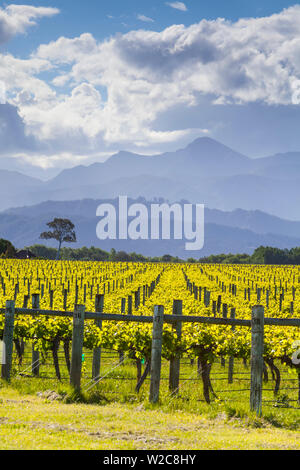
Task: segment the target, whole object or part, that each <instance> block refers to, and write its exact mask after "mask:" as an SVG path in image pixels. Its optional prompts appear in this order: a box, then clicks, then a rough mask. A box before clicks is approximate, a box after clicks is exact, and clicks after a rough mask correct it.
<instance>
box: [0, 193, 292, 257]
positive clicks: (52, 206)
mask: <svg viewBox="0 0 300 470" xmlns="http://www.w3.org/2000/svg"><path fill="white" fill-rule="evenodd" d="M103 202H105V203H109V204H113V205H114V206H115V207H117V205H118V200H116V199H115V200H113V199H109V200H93V199H84V200H78V201H66V202H57V201H48V202H44V203H41V204H38V205H35V206H28V207H21V208H17V209H9V210H7V211H4V212H2V213H0V233H1V236H2V237H3V238H6V239H9V240H11V241H12V242H13V244H14V245H15V246H16V247H18V248H21V247H24V246H30V245H32V244H36V243H42V241H41V240H40V239H39V235H40V233H41V232H43V231H45V230H46V228H47V227H46V223H47V222H49V221H50V220H52V219H53V218H54V217H61V218H70V219H71V220H72V222H73V223H74V224H75V227H76V233H77V243H72V244H71V245H70V246H71V247H74V248H76V247H81V246H96V247H99V248H102V249H104V250H106V251H110V250H111V249H112V248H115V249H116V250H117V251H120V250H124V251H127V252H134V251H135V252H137V253H142V254H144V255H147V256H161V255H164V254H167V253H168V254H171V255H173V256H179V257H180V258H183V259H186V258H188V257H195V258H199V257H202V256H207V255H210V254H212V253H213V254H219V253H237V252H238V253H249V254H251V253H252V252H253V251H254V249H255V248H257V247H258V246H260V245H264V246H275V247H278V248H292V247H294V246H300V222H292V221H286V220H283V219H280V218H278V217H274V216H270V215H268V214H265V213H263V212H260V211H253V212H250V211H244V210H236V211H233V212H223V211H219V210H216V209H208V208H207V209H205V244H204V248H203V249H202V250H201V251H198V252H194V251H186V250H185V247H184V243H185V241H184V240H183V241H181V240H99V239H98V238H97V236H96V226H97V223H98V221H99V220H100V219H99V218H98V217H96V209H97V207H98V205H99V204H101V203H103ZM133 202H139V203H143V204H145V205H146V206H147V207H148V208H149V206H150V204H151V201H150V202H149V201H146V200H145V199H143V198H139V199H138V200H130V199H129V200H128V205H130V204H132V203H133ZM160 202H161V201H160ZM149 213H150V210H149ZM149 226H150V223H149ZM43 243H44V242H43ZM46 243H47V245H49V246H56V244H55V242H51V241H47V242H46Z"/></svg>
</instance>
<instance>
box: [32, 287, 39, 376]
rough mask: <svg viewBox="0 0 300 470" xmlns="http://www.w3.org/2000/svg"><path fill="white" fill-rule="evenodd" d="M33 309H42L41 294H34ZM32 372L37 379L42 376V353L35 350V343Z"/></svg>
mask: <svg viewBox="0 0 300 470" xmlns="http://www.w3.org/2000/svg"><path fill="white" fill-rule="evenodd" d="M32 308H33V309H35V310H38V309H39V308H40V296H39V294H32ZM31 371H32V373H33V375H34V376H35V377H38V376H39V374H40V353H39V351H36V350H35V342H33V343H32V362H31Z"/></svg>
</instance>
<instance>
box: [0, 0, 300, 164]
mask: <svg viewBox="0 0 300 470" xmlns="http://www.w3.org/2000/svg"><path fill="white" fill-rule="evenodd" d="M299 57H300V2H296V1H281V0H272V1H271V0H268V1H266V0H265V1H251V2H250V1H249V0H226V1H224V0H210V1H209V2H204V1H200V0H186V1H184V2H178V1H176V0H175V1H172V0H170V1H169V2H166V1H159V0H147V1H145V0H140V1H137V0H126V1H117V0H110V1H102V0H101V1H99V0H87V1H85V2H83V1H82V0H80V1H79V0H57V1H56V2H55V1H49V0H46V1H26V0H23V1H14V2H0V103H1V104H0V140H1V146H0V156H1V155H2V158H4V157H5V159H6V160H5V161H6V162H7V158H11V161H13V162H16V161H19V160H22V161H23V162H26V163H30V164H33V165H36V166H39V167H42V168H62V167H66V166H72V165H75V164H79V163H83V164H88V163H91V162H93V161H98V160H101V159H105V158H107V156H109V155H111V154H112V153H114V152H115V151H118V150H120V149H126V150H131V151H135V152H139V153H145V154H150V153H159V152H163V151H166V150H175V149H177V148H180V147H183V146H184V145H186V144H188V143H189V142H190V141H191V140H193V139H194V138H197V137H199V136H210V137H212V138H215V139H217V140H220V141H221V142H223V143H224V144H226V145H229V146H231V147H232V148H234V149H236V150H238V151H240V152H242V153H245V154H246V155H249V156H253V157H257V156H265V155H270V154H274V153H277V152H285V151H297V150H298V151H300V137H299V132H298V126H297V123H298V122H299V118H300V111H299V109H300V104H299V103H300V61H299ZM1 90H2V91H1ZM1 93H2V100H1ZM3 161H4V160H3ZM0 166H1V161H0Z"/></svg>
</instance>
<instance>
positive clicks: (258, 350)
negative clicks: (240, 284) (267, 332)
mask: <svg viewBox="0 0 300 470" xmlns="http://www.w3.org/2000/svg"><path fill="white" fill-rule="evenodd" d="M263 351H264V307H263V306H261V305H256V306H255V307H252V317H251V390H250V409H251V411H255V412H256V414H257V416H261V414H262V378H263V367H264V360H263Z"/></svg>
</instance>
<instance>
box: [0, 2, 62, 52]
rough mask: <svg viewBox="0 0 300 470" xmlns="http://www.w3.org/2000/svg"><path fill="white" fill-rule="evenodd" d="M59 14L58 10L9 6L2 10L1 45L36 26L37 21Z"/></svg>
mask: <svg viewBox="0 0 300 470" xmlns="http://www.w3.org/2000/svg"><path fill="white" fill-rule="evenodd" d="M57 13H59V10H58V9H57V8H47V7H34V6H30V5H8V6H7V7H5V8H0V44H3V43H4V42H7V41H8V40H9V39H11V38H12V37H13V36H15V35H16V34H19V33H25V31H26V30H27V29H28V28H29V27H30V26H34V25H35V24H36V19H38V18H42V17H44V16H53V15H56V14H57Z"/></svg>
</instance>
